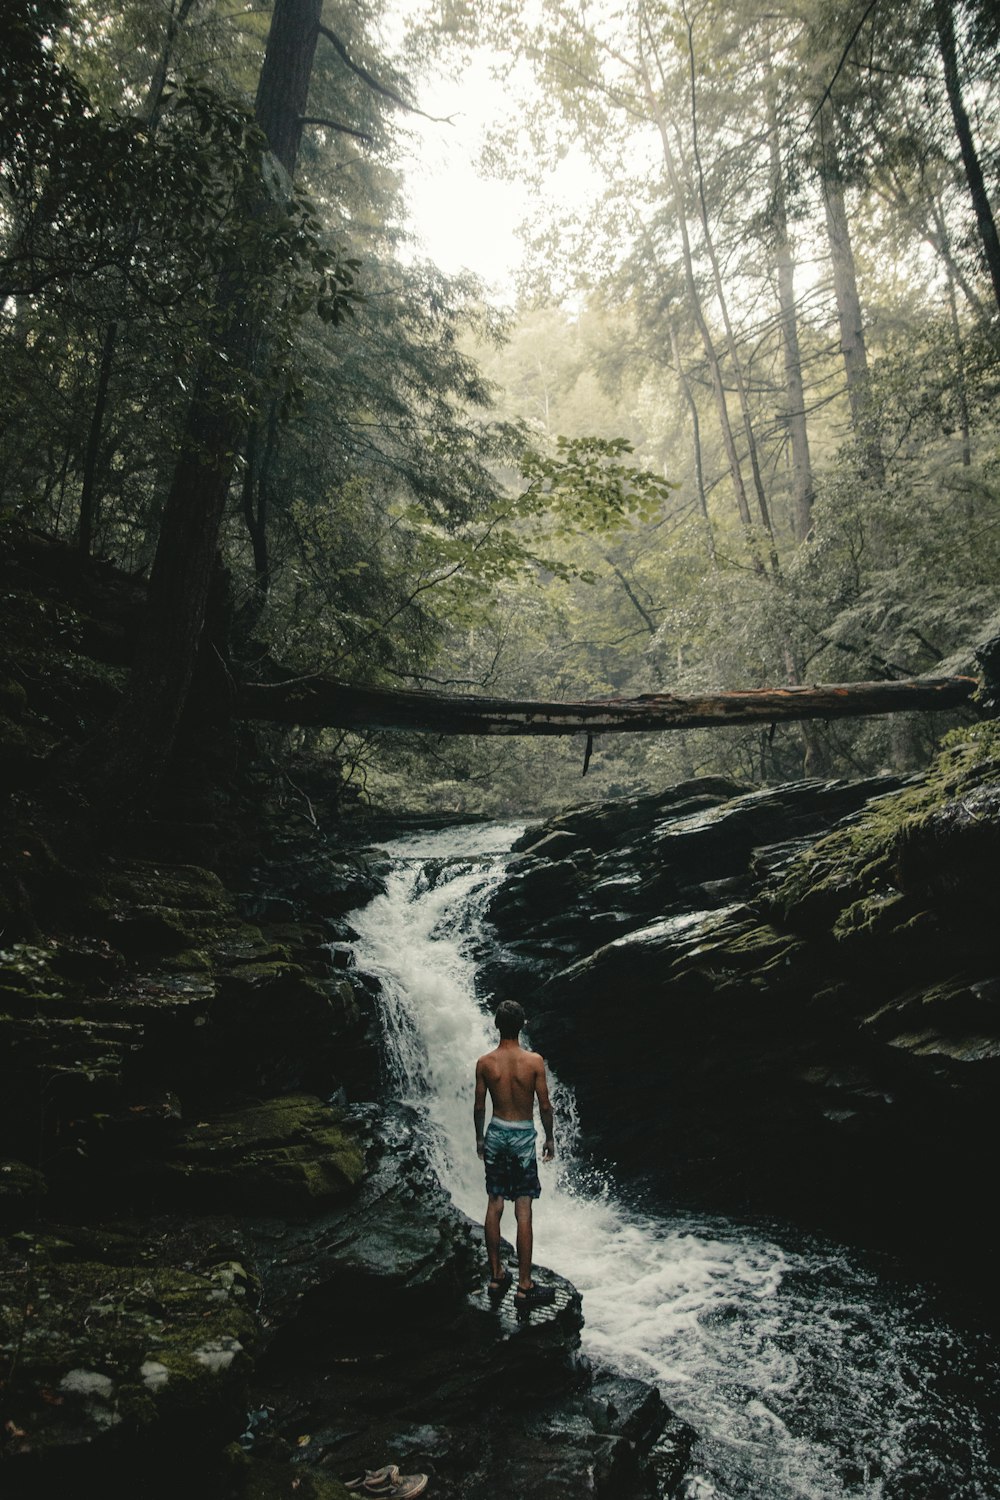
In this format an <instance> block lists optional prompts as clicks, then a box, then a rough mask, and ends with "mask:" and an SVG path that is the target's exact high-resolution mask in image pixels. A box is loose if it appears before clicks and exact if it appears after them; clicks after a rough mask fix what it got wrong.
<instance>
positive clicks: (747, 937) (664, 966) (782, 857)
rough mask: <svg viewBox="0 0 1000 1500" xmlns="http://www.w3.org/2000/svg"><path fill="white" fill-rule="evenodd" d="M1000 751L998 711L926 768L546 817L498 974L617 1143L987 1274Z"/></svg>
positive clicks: (692, 1189)
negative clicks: (904, 776)
mask: <svg viewBox="0 0 1000 1500" xmlns="http://www.w3.org/2000/svg"><path fill="white" fill-rule="evenodd" d="M997 751H998V746H997V743H996V729H995V727H994V726H992V725H983V726H980V727H979V729H977V730H975V731H973V732H972V735H971V738H970V739H969V740H967V741H966V742H965V743H963V744H960V745H958V746H957V747H956V748H955V749H952V750H950V751H948V752H946V753H945V754H944V755H943V756H942V757H941V759H940V761H939V762H938V763H937V765H936V766H935V767H934V768H933V769H932V770H931V772H930V773H929V774H928V775H927V776H926V777H923V778H914V779H913V780H912V781H910V782H908V783H907V784H906V785H903V786H900V785H899V783H898V782H897V781H895V780H893V779H892V778H889V777H883V778H874V779H871V780H868V781H864V782H857V783H846V782H834V783H824V782H816V781H814V782H802V783H797V784H794V785H790V786H783V787H776V788H771V789H765V790H762V791H751V792H747V791H745V790H744V789H742V788H740V787H737V786H734V785H732V784H728V783H725V782H721V781H719V780H716V779H711V780H703V781H700V782H693V783H688V784H687V785H685V786H682V787H677V788H672V789H671V790H670V791H668V792H667V793H665V794H663V795H662V796H656V797H645V798H636V799H630V800H628V801H624V802H621V803H618V804H604V805H601V806H594V807H589V808H582V809H579V810H576V811H574V812H571V813H568V814H566V815H564V816H563V817H560V818H556V819H553V820H552V821H551V822H550V823H547V824H546V825H544V827H541V828H535V829H532V830H530V831H529V832H528V833H527V834H526V835H525V836H524V837H523V838H522V840H521V841H520V846H519V850H518V854H517V857H516V858H515V859H514V861H513V863H512V865H511V871H510V877H509V879H508V880H507V881H506V882H505V884H504V886H503V887H501V889H500V891H499V892H498V894H497V896H496V898H495V900H494V903H493V906H492V908H491V917H492V920H493V923H494V924H495V927H496V930H497V933H498V935H499V937H500V938H501V940H502V942H501V944H500V945H499V946H498V949H497V952H496V953H495V954H494V955H493V957H492V959H491V961H490V962H489V963H488V964H487V968H486V971H485V976H484V985H485V987H486V989H487V990H488V991H489V992H490V993H491V994H493V995H496V996H497V997H499V996H502V995H512V996H516V997H517V998H519V999H520V1000H521V1001H522V1003H523V1004H524V1005H525V1009H526V1011H527V1014H528V1025H529V1030H530V1033H531V1037H532V1040H533V1042H534V1043H535V1045H537V1046H538V1047H540V1048H541V1050H543V1051H544V1052H545V1054H546V1056H547V1057H548V1058H549V1060H550V1062H551V1063H552V1066H553V1068H554V1069H555V1071H556V1073H557V1074H558V1075H559V1076H561V1077H562V1078H564V1079H565V1080H566V1081H567V1082H569V1083H571V1084H572V1085H573V1087H574V1090H575V1092H576V1095H577V1101H578V1106H579V1110H580V1116H581V1123H582V1126H583V1130H584V1134H585V1137H586V1139H587V1141H588V1143H589V1144H590V1145H591V1147H592V1148H593V1150H594V1152H595V1154H596V1155H597V1156H599V1157H604V1158H606V1159H609V1160H611V1161H613V1163H614V1166H615V1170H616V1172H617V1173H618V1174H619V1175H624V1176H625V1177H629V1176H631V1177H632V1178H633V1179H634V1180H635V1181H636V1183H637V1184H641V1185H642V1186H644V1187H645V1188H646V1189H648V1190H650V1191H652V1192H653V1193H654V1194H655V1196H656V1197H657V1198H658V1199H659V1200H660V1201H664V1200H666V1201H675V1202H680V1203H684V1204H689V1205H696V1206H702V1207H709V1208H714V1209H717V1210H720V1211H729V1212H736V1213H743V1214H746V1213H750V1214H778V1215H781V1216H782V1217H787V1218H790V1219H792V1220H793V1221H797V1222H799V1223H800V1224H802V1225H803V1226H804V1227H807V1228H813V1229H817V1228H818V1229H823V1230H826V1231H831V1232H835V1233H838V1234H841V1235H844V1236H847V1237H855V1238H858V1239H860V1240H861V1241H862V1242H868V1243H870V1244H872V1245H875V1246H878V1247H881V1248H886V1249H889V1250H891V1251H892V1252H894V1253H898V1254H901V1255H903V1256H906V1257H910V1258H912V1259H913V1260H914V1261H916V1262H917V1263H918V1264H919V1265H920V1266H921V1268H922V1269H923V1270H924V1271H930V1272H937V1273H939V1274H941V1275H943V1276H947V1277H951V1278H953V1279H958V1278H961V1279H962V1281H963V1282H964V1284H965V1286H966V1288H968V1287H969V1286H974V1285H976V1284H978V1285H979V1287H980V1288H982V1289H986V1288H987V1287H988V1286H989V1284H990V1278H991V1265H992V1259H993V1257H992V1251H991V1250H990V1239H989V1236H988V1235H987V1234H986V1233H985V1231H984V1222H983V1220H984V1213H985V1209H984V1202H985V1196H984V1195H985V1192H986V1188H985V1182H984V1178H983V1162H984V1160H988V1159H991V1158H992V1154H993V1151H994V1149H995V1146H996V1143H997V1138H998V1125H1000V1095H998V1090H997V1085H998V1082H1000V949H998V944H997V930H998V929H997V919H998V916H1000V886H998V883H997V879H996V870H997V868H998V864H997V859H998V855H1000V761H998V754H997Z"/></svg>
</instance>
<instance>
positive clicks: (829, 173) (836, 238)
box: [817, 100, 885, 480]
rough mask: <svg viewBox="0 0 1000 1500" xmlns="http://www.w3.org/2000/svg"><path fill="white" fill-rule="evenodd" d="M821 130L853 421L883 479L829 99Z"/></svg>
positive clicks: (870, 471) (868, 461) (868, 470)
mask: <svg viewBox="0 0 1000 1500" xmlns="http://www.w3.org/2000/svg"><path fill="white" fill-rule="evenodd" d="M817 129H818V132H819V145H820V151H821V153H822V157H821V160H822V168H821V171H820V177H821V181H822V187H823V207H824V211H825V214H826V232H827V238H828V240H829V244H830V259H831V264H832V268H833V294H834V297H835V299H836V303H837V319H838V322H839V324H840V350H841V353H842V355H843V357H844V372H845V375H846V377H847V400H848V404H849V405H850V408H851V425H852V427H853V429H854V435H855V437H856V439H857V441H858V444H859V447H860V450H861V453H862V455H863V459H862V470H863V473H864V475H865V477H867V478H870V479H876V480H882V479H884V478H885V462H884V460H883V457H882V445H881V442H880V439H879V434H878V431H877V427H876V425H875V422H874V413H873V412H872V403H871V387H870V381H869V375H868V350H867V348H866V345H865V329H864V319H863V318H862V315H861V298H860V297H859V296H858V279H857V272H856V271H855V267H854V250H853V247H852V245H851V231H850V225H849V224H848V220H847V206H846V204H845V202H844V183H843V179H842V176H841V171H840V162H839V160H838V157H837V142H836V135H835V131H834V120H833V108H832V106H831V104H830V102H829V100H828V101H827V102H826V103H825V104H824V106H823V108H822V109H821V110H820V112H819V116H818V122H817Z"/></svg>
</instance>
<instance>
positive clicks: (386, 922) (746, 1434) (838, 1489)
mask: <svg viewBox="0 0 1000 1500" xmlns="http://www.w3.org/2000/svg"><path fill="white" fill-rule="evenodd" d="M519 832H520V829H518V828H514V827H498V826H476V827H465V828H461V829H458V830H456V829H449V830H446V831H444V832H439V833H427V834H421V835H415V836H411V837H408V838H404V839H400V840H398V841H397V842H395V843H394V844H392V845H391V846H390V848H389V852H390V853H391V854H392V855H393V856H394V859H395V864H394V868H393V871H392V874H391V875H390V877H389V880H388V890H387V894H386V895H385V896H383V897H379V898H377V899H376V900H375V901H373V902H372V903H371V904H370V905H369V906H367V907H365V908H364V909H363V910H361V911H358V912H355V913H353V914H352V916H351V918H350V920H351V923H352V925H353V926H354V928H355V929H356V931H357V932H358V934H359V939H358V942H357V943H356V945H355V946H356V952H357V959H358V963H359V965H360V967H362V968H363V969H366V970H368V971H369V972H371V973H374V974H376V975H377V976H378V977H379V979H380V980H381V982H382V999H383V1006H384V1017H385V1027H386V1035H387V1066H388V1068H389V1071H390V1077H391V1080H392V1083H393V1084H394V1086H395V1088H396V1091H397V1094H398V1097H400V1098H401V1099H403V1100H405V1101H407V1102H409V1103H411V1104H415V1105H417V1106H418V1107H419V1108H420V1109H421V1111H422V1112H423V1114H424V1117H425V1119H426V1121H427V1130H428V1137H429V1141H430V1144H431V1147H432V1151H433V1153H434V1157H435V1160H436V1165H437V1168H438V1172H439V1175H440V1178H441V1181H442V1183H443V1184H444V1186H445V1187H446V1188H447V1189H448V1190H449V1191H450V1193H451V1194H452V1197H453V1198H454V1201H455V1202H456V1204H457V1205H458V1207H459V1208H461V1209H463V1210H464V1211H465V1212H466V1213H468V1214H470V1215H472V1216H473V1217H474V1218H481V1217H482V1214H483V1211H484V1209H485V1191H484V1187H483V1177H482V1165H481V1163H480V1162H479V1159H478V1157H477V1156H476V1151H475V1136H474V1131H473V1123H472V1103H473V1070H474V1065H475V1060H476V1058H477V1057H478V1056H479V1055H480V1054H481V1053H482V1052H484V1051H486V1050H488V1049H489V1048H490V1047H492V1046H495V1044H496V1031H495V1029H494V1027H493V1025H492V1019H491V1017H490V1015H489V1014H488V1013H487V1012H486V1011H485V1010H484V1009H483V1008H482V1005H481V1003H480V1001H479V1000H478V999H477V995H476V960H475V948H476V945H477V942H480V941H481V933H482V927H481V921H482V914H483V910H484V908H485V906H486V903H487V901H488V899H489V895H490V893H491V892H492V890H493V889H494V887H495V886H496V884H497V883H498V882H499V881H500V880H501V879H502V877H503V871H504V866H505V862H506V861H505V855H506V852H507V851H508V850H509V848H510V845H511V843H512V842H513V840H514V839H515V838H516V837H517V835H518V833H519ZM523 1003H524V1005H525V1010H526V1011H527V1013H528V1030H529V1038H530V1015H531V1005H530V996H524V997H523ZM552 1087H553V1100H554V1103H555V1106H556V1111H557V1117H556V1137H557V1147H558V1153H559V1154H558V1157H557V1161H556V1162H555V1163H554V1164H552V1165H551V1166H546V1165H540V1171H541V1176H542V1197H541V1199H540V1200H539V1201H538V1203H537V1204H536V1205H535V1254H536V1257H537V1259H538V1261H539V1263H540V1264H542V1265H545V1266H550V1267H551V1268H552V1269H553V1270H555V1271H557V1272H558V1273H559V1274H560V1275H562V1276H565V1277H566V1278H567V1279H568V1280H570V1281H571V1282H573V1284H574V1285H575V1286H576V1287H577V1288H578V1289H579V1291H580V1292H581V1293H582V1294H583V1310H584V1316H585V1319H586V1324H585V1328H584V1349H585V1350H586V1351H587V1352H588V1353H589V1354H590V1355H591V1356H592V1357H594V1358H595V1359H597V1360H599V1361H600V1362H601V1363H604V1364H608V1365H611V1366H613V1367H614V1368H616V1369H618V1370H620V1371H621V1372H623V1373H626V1374H632V1375H638V1376H640V1377H642V1378H643V1379H645V1380H647V1381H650V1382H653V1383H655V1384H656V1385H658V1386H659V1388H660V1390H661V1391H662V1393H663V1397H664V1399H665V1401H666V1402H667V1404H668V1405H669V1406H670V1407H671V1408H672V1409H673V1410H674V1411H675V1412H676V1413H677V1414H678V1415H679V1416H681V1417H683V1418H684V1419H685V1420H687V1421H688V1422H690V1423H691V1425H692V1426H693V1427H694V1428H695V1429H696V1431H697V1432H698V1434H699V1439H698V1443H697V1445H696V1448H695V1453H694V1466H693V1469H692V1472H691V1473H690V1475H689V1478H688V1480H687V1483H686V1487H685V1489H684V1491H683V1496H684V1500H713V1497H717V1500H742V1497H752V1500H846V1497H858V1500H862V1497H863V1500H987V1497H1000V1469H998V1468H997V1467H996V1464H997V1462H998V1456H997V1451H996V1433H995V1431H994V1432H991V1431H990V1430H989V1429H990V1426H991V1423H992V1420H993V1418H992V1403H991V1401H990V1399H989V1384H990V1382H991V1380H992V1379H993V1378H995V1370H994V1369H993V1368H992V1367H991V1360H990V1358H989V1356H988V1352H987V1350H986V1348H985V1341H983V1340H976V1339H973V1338H970V1336H969V1335H959V1334H958V1333H955V1332H954V1331H952V1330H950V1329H949V1328H948V1327H947V1326H946V1325H945V1324H943V1323H941V1322H939V1321H937V1320H935V1319H934V1318H933V1317H932V1316H931V1315H930V1314H928V1313H927V1312H925V1311H922V1310H921V1302H920V1296H919V1293H918V1292H910V1293H907V1292H906V1291H905V1290H904V1289H901V1288H899V1287H895V1286H893V1285H886V1284H883V1283H882V1282H880V1280H879V1278H878V1277H877V1276H876V1275H875V1274H874V1273H873V1272H871V1271H870V1270H867V1269H866V1268H865V1267H864V1265H863V1263H862V1262H860V1261H859V1260H858V1259H857V1258H856V1257H852V1256H851V1255H850V1254H849V1253H848V1252H847V1251H845V1250H842V1249H840V1248H838V1247H836V1246H831V1245H826V1244H818V1243H816V1242H812V1241H809V1242H803V1241H802V1240H801V1238H800V1237H796V1236H795V1235H794V1234H792V1233H791V1231H789V1233H788V1234H787V1235H784V1234H777V1233H776V1234H775V1236H774V1238H769V1237H768V1236H766V1235H762V1234H761V1232H760V1231H759V1230H758V1229H754V1228H753V1227H748V1226H746V1225H741V1224H738V1223H735V1222H731V1221H729V1220H726V1219H721V1218H708V1217H706V1218H703V1219H697V1220H695V1219H692V1218H690V1217H684V1216H677V1217H657V1216H655V1215H650V1214H644V1213H640V1212H637V1211H635V1210H634V1209H631V1208H629V1207H627V1206H626V1205H625V1204H624V1203H623V1202H622V1201H621V1200H620V1197H619V1195H617V1194H616V1191H615V1189H614V1186H613V1184H611V1183H609V1182H607V1181H605V1180H603V1179H601V1178H599V1177H597V1176H596V1175H595V1174H594V1173H593V1172H589V1171H587V1170H586V1166H585V1163H581V1162H580V1161H579V1160H578V1158H577V1155H576V1150H575V1137H576V1128H575V1122H574V1115H573V1108H572V1099H571V1096H570V1095H569V1093H568V1091H567V1090H566V1089H565V1088H563V1087H562V1086H561V1085H560V1084H559V1081H558V1080H557V1079H555V1080H553V1081H552ZM512 1217H513V1209H512V1207H511V1206H508V1209H507V1212H506V1215H505V1219H504V1223H503V1226H502V1228H503V1231H504V1234H505V1236H506V1237H507V1238H509V1239H513V1234H514V1226H513V1223H512V1222H510V1223H508V1220H511V1219H512ZM484 1261H485V1256H484ZM991 1450H992V1456H991Z"/></svg>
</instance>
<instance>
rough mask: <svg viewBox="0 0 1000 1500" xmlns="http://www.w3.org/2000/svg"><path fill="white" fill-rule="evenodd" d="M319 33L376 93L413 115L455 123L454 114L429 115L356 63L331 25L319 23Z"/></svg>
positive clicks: (437, 121) (347, 66) (442, 123)
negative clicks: (331, 28)
mask: <svg viewBox="0 0 1000 1500" xmlns="http://www.w3.org/2000/svg"><path fill="white" fill-rule="evenodd" d="M319 33H320V36H325V37H326V39H327V41H328V42H329V43H330V45H331V46H332V47H333V49H334V51H335V52H336V54H337V56H338V57H339V58H340V60H341V62H342V63H343V64H344V66H345V67H346V68H350V70H351V72H352V73H353V74H354V75H355V77H356V78H360V79H361V82H362V83H366V84H367V85H368V87H369V88H370V89H374V91H375V93H376V94H381V95H382V97H383V99H389V100H390V101H391V102H392V103H393V104H398V105H399V107H400V109H405V110H406V111H407V112H408V113H409V114H411V115H420V117H421V119H423V120H431V121H432V122H433V123H434V124H435V125H451V124H453V123H454V116H453V115H428V114H425V112H424V111H423V110H422V109H418V108H417V106H416V105H415V104H408V103H407V101H406V100H405V99H404V98H403V96H402V94H397V92H396V90H395V89H394V88H390V86H389V85H388V84H387V83H382V82H380V80H379V79H377V78H376V77H375V75H374V73H369V71H368V69H367V68H365V67H362V65H361V63H356V62H355V61H354V59H353V58H352V57H351V54H350V53H349V52H348V50H347V48H346V46H345V45H344V43H343V42H342V41H341V40H340V37H339V36H338V35H337V33H336V32H335V31H331V30H330V28H329V26H324V25H323V23H322V22H320V25H319Z"/></svg>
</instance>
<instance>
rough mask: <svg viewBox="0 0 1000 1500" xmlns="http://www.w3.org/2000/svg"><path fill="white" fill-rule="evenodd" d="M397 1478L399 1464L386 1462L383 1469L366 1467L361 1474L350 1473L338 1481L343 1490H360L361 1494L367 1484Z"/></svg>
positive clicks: (383, 1482)
mask: <svg viewBox="0 0 1000 1500" xmlns="http://www.w3.org/2000/svg"><path fill="white" fill-rule="evenodd" d="M398 1478H399V1465H398V1464H386V1466H385V1468H384V1469H366V1470H365V1472H364V1473H363V1474H351V1475H349V1476H348V1477H347V1478H346V1479H341V1481H340V1482H341V1484H342V1485H343V1486H344V1489H345V1490H361V1492H362V1494H363V1493H364V1490H365V1487H366V1486H367V1485H369V1484H385V1483H386V1482H387V1481H390V1480H395V1479H398Z"/></svg>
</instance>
